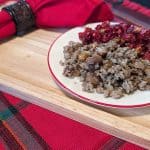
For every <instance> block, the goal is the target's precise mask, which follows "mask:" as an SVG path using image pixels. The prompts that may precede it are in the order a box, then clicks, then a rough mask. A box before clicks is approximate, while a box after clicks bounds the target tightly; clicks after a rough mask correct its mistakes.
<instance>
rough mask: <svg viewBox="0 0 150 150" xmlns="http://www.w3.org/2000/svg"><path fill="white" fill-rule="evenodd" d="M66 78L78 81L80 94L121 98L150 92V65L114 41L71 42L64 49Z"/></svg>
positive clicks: (133, 50) (132, 50) (132, 51)
mask: <svg viewBox="0 0 150 150" xmlns="http://www.w3.org/2000/svg"><path fill="white" fill-rule="evenodd" d="M64 58H65V61H64V62H63V63H64V72H63V74H64V75H65V76H66V77H71V78H72V77H80V80H81V82H82V86H83V90H84V91H87V92H95V91H96V92H97V93H104V96H105V97H113V98H120V97H122V96H124V94H130V93H133V92H134V91H136V90H150V61H149V60H144V59H142V58H139V57H138V52H137V51H135V49H131V48H129V47H120V46H119V45H118V44H117V43H116V42H115V40H112V41H109V42H108V43H101V44H97V43H92V44H88V45H83V44H81V43H76V42H70V43H69V45H68V46H66V47H64Z"/></svg>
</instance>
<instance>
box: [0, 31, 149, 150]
mask: <svg viewBox="0 0 150 150" xmlns="http://www.w3.org/2000/svg"><path fill="white" fill-rule="evenodd" d="M60 34H61V32H60V31H57V30H56V31H54V30H53V31H52V30H49V31H48V30H41V29H39V30H36V31H34V32H32V33H30V34H28V35H26V36H24V37H22V38H19V37H18V38H14V39H12V40H9V41H7V42H5V43H1V44H0V90H2V91H4V92H8V93H10V94H12V95H14V96H17V97H20V98H22V99H24V100H26V101H28V102H31V103H34V104H37V105H39V106H41V107H44V108H46V109H49V110H51V111H54V112H56V113H59V114H61V115H63V116H66V117H69V118H72V119H74V120H76V121H79V122H81V123H84V124H86V125H89V126H91V127H93V128H96V129H98V130H103V131H105V132H107V133H109V134H112V135H114V136H117V137H119V138H121V139H124V140H127V141H130V142H132V143H135V144H137V145H140V146H142V147H144V148H147V149H150V107H145V108H138V109H111V108H104V107H99V108H96V107H94V106H91V105H89V104H85V103H82V102H80V101H77V100H74V99H73V98H69V97H67V96H66V95H65V94H64V93H63V92H62V91H61V90H60V89H59V88H58V87H57V85H56V84H55V83H54V82H53V80H52V78H51V76H50V73H49V70H48V65H47V53H48V50H49V47H50V45H51V43H52V42H53V41H54V40H55V39H56V37H58V36H59V35H60Z"/></svg>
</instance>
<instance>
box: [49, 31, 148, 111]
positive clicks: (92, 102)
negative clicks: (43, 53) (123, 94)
mask: <svg viewBox="0 0 150 150" xmlns="http://www.w3.org/2000/svg"><path fill="white" fill-rule="evenodd" d="M73 29H74V28H73ZM73 29H71V30H73ZM71 30H69V31H67V32H65V33H63V34H61V35H60V36H58V37H57V38H56V39H55V40H54V41H53V43H52V44H51V46H50V48H49V51H48V55H47V62H48V68H49V71H50V73H51V75H52V77H53V79H54V80H55V82H56V83H57V84H58V85H59V86H60V87H61V88H63V89H64V90H65V91H66V92H67V93H69V94H71V95H73V96H74V97H76V98H78V99H80V100H82V101H84V102H87V103H90V104H93V105H97V106H105V107H114V108H139V107H146V106H150V103H145V104H139V105H113V104H106V103H102V102H96V101H95V100H92V99H89V98H87V97H84V96H81V95H79V94H77V93H75V92H74V91H72V90H70V89H69V88H68V87H66V86H65V85H64V84H63V83H62V82H61V81H60V80H58V78H57V77H56V76H55V74H54V73H53V71H52V69H51V65H50V61H49V57H50V52H51V49H52V47H53V45H54V44H55V42H56V41H57V40H58V39H59V38H60V37H61V36H63V35H64V34H67V33H68V32H70V31H71Z"/></svg>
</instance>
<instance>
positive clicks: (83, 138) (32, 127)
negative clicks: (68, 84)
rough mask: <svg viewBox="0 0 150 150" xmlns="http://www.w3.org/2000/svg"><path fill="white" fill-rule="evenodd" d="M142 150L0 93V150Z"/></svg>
mask: <svg viewBox="0 0 150 150" xmlns="http://www.w3.org/2000/svg"><path fill="white" fill-rule="evenodd" d="M5 149H11V150H144V149H143V148H141V147H139V146H136V145H134V144H131V143H129V142H126V141H124V140H121V139H119V138H116V137H113V136H111V135H108V134H106V133H104V132H102V131H98V130H96V129H93V128H91V127H89V126H86V125H83V124H81V123H78V122H76V121H73V120H71V119H68V118H65V117H63V116H60V115H58V114H55V113H53V112H51V111H48V110H46V109H43V108H41V107H38V106H36V105H33V104H30V103H27V102H25V101H23V100H20V99H18V98H16V97H13V96H10V95H8V94H4V93H1V92H0V150H5Z"/></svg>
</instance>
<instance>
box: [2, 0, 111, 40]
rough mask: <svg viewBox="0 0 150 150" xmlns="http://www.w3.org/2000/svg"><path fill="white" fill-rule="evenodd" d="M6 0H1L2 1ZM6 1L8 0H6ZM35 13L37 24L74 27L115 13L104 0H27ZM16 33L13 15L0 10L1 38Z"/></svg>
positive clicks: (103, 19)
mask: <svg viewBox="0 0 150 150" xmlns="http://www.w3.org/2000/svg"><path fill="white" fill-rule="evenodd" d="M4 1H5V0H0V3H2V2H4ZM5 2H6V1H5ZM26 2H27V3H28V4H29V5H30V7H31V9H32V11H33V13H34V15H35V19H36V20H35V21H36V26H37V27H41V28H45V27H74V26H80V25H83V24H86V23H89V22H98V21H106V20H112V19H113V14H112V12H111V10H110V8H109V6H108V5H107V4H106V3H105V2H104V1H103V0H26ZM15 33H16V26H15V23H14V22H13V20H12V17H11V16H10V15H9V14H8V13H7V12H6V11H4V10H2V11H0V40H1V39H3V38H6V37H8V36H11V35H14V34H15Z"/></svg>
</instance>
